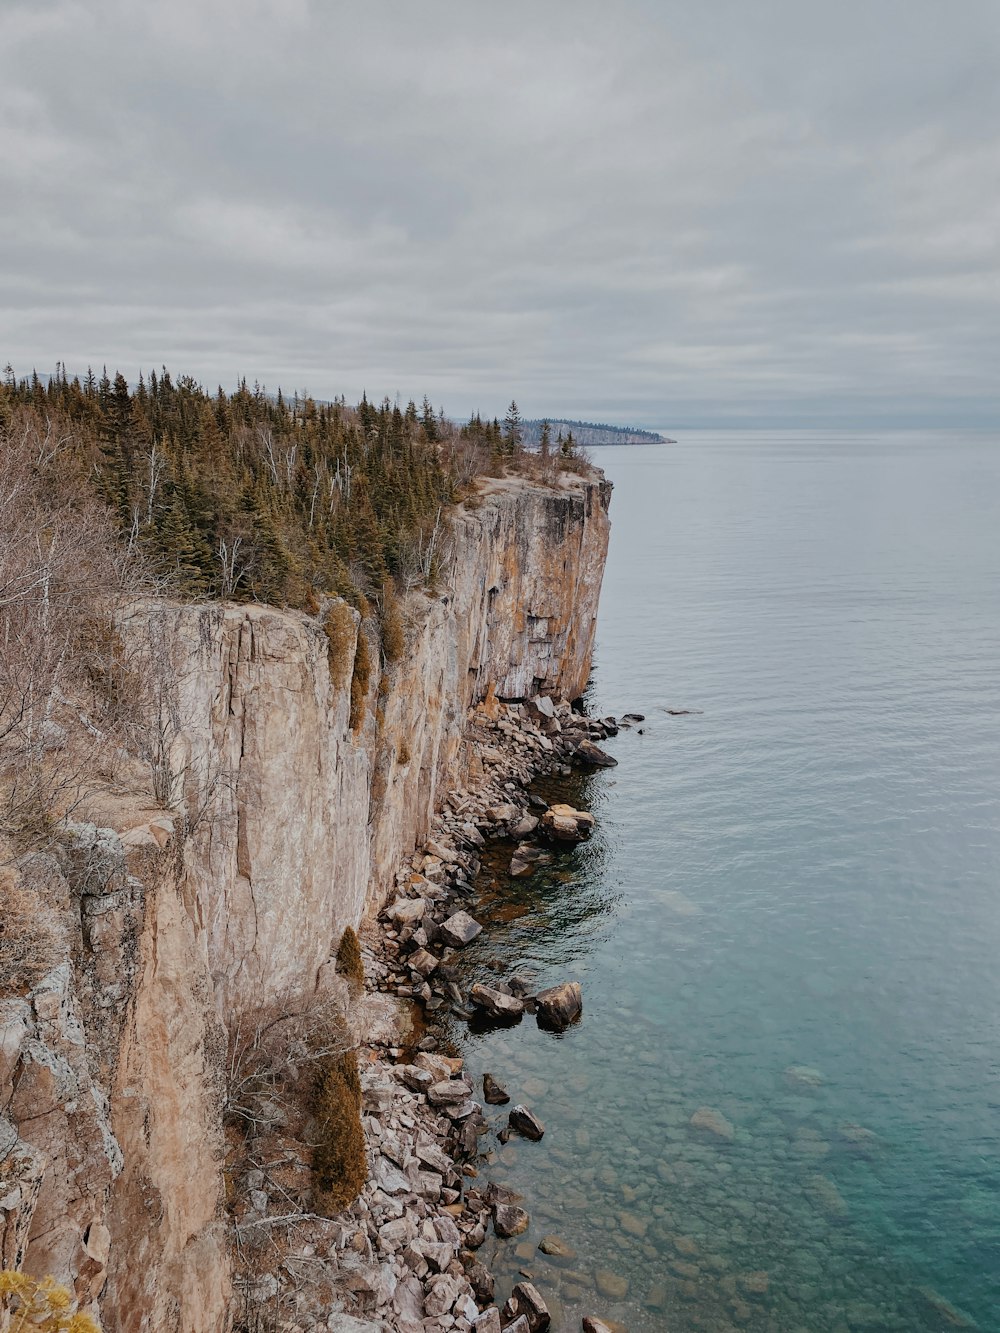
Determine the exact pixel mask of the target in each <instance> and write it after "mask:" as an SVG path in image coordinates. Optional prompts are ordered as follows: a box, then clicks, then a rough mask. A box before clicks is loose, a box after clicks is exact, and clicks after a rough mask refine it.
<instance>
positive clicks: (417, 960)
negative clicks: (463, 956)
mask: <svg viewBox="0 0 1000 1333" xmlns="http://www.w3.org/2000/svg"><path fill="white" fill-rule="evenodd" d="M406 962H407V965H408V966H409V967H412V968H413V970H414V971H415V972H419V973H420V975H421V976H422V977H429V976H430V975H431V973H432V972H434V971H436V970H437V967H438V964H439V962H440V959H438V958H435V957H434V955H433V954H432V953H428V952H427V950H426V949H417V950H416V952H415V953H411V954H410V956H409V958H408V959H407V960H406Z"/></svg>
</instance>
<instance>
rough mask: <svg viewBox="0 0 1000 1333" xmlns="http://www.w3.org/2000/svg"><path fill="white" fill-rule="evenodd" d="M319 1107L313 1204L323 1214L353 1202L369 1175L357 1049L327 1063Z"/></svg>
mask: <svg viewBox="0 0 1000 1333" xmlns="http://www.w3.org/2000/svg"><path fill="white" fill-rule="evenodd" d="M315 1112H316V1119H317V1121H318V1122H319V1135H318V1142H317V1144H316V1147H315V1149H314V1150H313V1207H314V1209H315V1211H316V1212H317V1213H319V1214H321V1215H322V1216H324V1217H334V1216H335V1215H336V1214H337V1213H340V1212H343V1210H344V1209H345V1208H347V1207H349V1205H350V1204H352V1203H353V1202H354V1200H355V1199H356V1198H357V1197H358V1195H359V1194H360V1193H361V1190H362V1188H363V1186H364V1183H365V1181H366V1180H367V1179H368V1159H367V1156H366V1154H365V1132H364V1129H363V1127H362V1124H361V1080H360V1078H359V1075H358V1057H357V1053H356V1052H355V1051H347V1052H346V1053H345V1054H343V1055H333V1056H330V1057H329V1058H328V1059H326V1060H325V1061H324V1062H323V1065H322V1067H321V1069H320V1073H319V1077H318V1078H317V1080H316V1105H315Z"/></svg>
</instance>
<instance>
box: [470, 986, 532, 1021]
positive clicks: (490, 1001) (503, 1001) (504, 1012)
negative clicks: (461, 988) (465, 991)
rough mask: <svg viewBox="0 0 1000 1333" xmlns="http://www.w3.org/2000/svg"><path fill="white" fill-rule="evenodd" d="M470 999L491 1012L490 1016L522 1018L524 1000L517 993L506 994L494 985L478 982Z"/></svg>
mask: <svg viewBox="0 0 1000 1333" xmlns="http://www.w3.org/2000/svg"><path fill="white" fill-rule="evenodd" d="M469 999H470V1000H471V1001H472V1003H473V1004H474V1005H476V1006H477V1007H478V1008H480V1009H482V1010H483V1011H484V1012H485V1013H487V1014H489V1016H490V1018H499V1019H513V1018H520V1017H521V1015H522V1014H523V1013H524V1001H523V1000H522V999H520V998H519V997H518V996H516V995H506V994H504V992H503V991H500V990H494V989H493V988H492V986H481V985H480V984H479V983H478V982H476V984H475V985H474V986H473V987H472V988H471V989H470V991H469Z"/></svg>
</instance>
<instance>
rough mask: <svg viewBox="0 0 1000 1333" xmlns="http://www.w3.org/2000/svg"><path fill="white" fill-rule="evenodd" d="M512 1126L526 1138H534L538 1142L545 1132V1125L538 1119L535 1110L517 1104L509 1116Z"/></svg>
mask: <svg viewBox="0 0 1000 1333" xmlns="http://www.w3.org/2000/svg"><path fill="white" fill-rule="evenodd" d="M508 1120H509V1123H510V1127H511V1129H513V1130H516V1131H517V1133H518V1134H523V1135H524V1137H525V1138H526V1139H534V1140H535V1141H536V1142H537V1141H538V1140H539V1139H540V1138H541V1137H542V1135H543V1134H544V1133H545V1126H544V1125H543V1124H542V1122H541V1121H540V1120H539V1119H538V1116H536V1115H535V1113H534V1112H533V1111H529V1110H528V1108H527V1107H526V1106H515V1107H514V1108H513V1109H512V1110H511V1113H510V1115H509V1117H508Z"/></svg>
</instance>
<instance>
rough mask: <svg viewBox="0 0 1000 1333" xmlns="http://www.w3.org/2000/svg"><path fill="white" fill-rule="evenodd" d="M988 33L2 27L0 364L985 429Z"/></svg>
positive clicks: (682, 11) (52, 3)
mask: <svg viewBox="0 0 1000 1333" xmlns="http://www.w3.org/2000/svg"><path fill="white" fill-rule="evenodd" d="M998 71H1000V3H998V0H837V3H836V4H830V3H829V2H828V0H822V2H821V0H753V2H752V3H751V2H750V0H618V2H617V3H615V4H609V3H607V0H602V2H601V3H598V4H594V3H590V2H589V0H532V3H520V0H507V3H504V4H503V5H498V4H495V3H487V0H445V2H437V0H420V2H419V3H417V2H416V0H349V2H345V0H156V3H152V2H151V0H0V363H2V362H3V361H4V360H10V361H11V362H12V363H13V364H14V366H15V368H16V369H17V370H18V371H19V372H24V371H28V370H30V369H31V368H32V367H33V366H35V367H37V368H38V369H39V370H46V369H50V368H51V367H52V366H53V365H54V363H55V362H56V361H57V360H63V361H65V362H66V363H67V365H68V366H69V368H70V370H71V371H72V370H76V369H83V368H85V367H86V365H87V364H88V363H93V364H94V365H95V366H99V365H101V364H103V363H107V364H108V366H109V367H120V368H122V369H123V370H124V371H125V372H126V373H127V374H128V375H129V376H130V377H132V376H134V375H135V374H136V373H137V372H138V370H139V369H140V368H144V369H149V368H150V367H153V368H156V367H158V366H160V365H161V364H163V363H166V364H167V365H168V366H169V367H170V368H171V369H174V370H177V371H184V372H187V373H191V374H194V375H195V376H196V377H197V378H199V379H201V380H202V381H204V382H206V383H208V384H209V385H210V386H214V385H215V384H216V383H219V382H221V383H222V384H224V385H227V386H229V385H232V384H233V383H235V381H236V380H237V379H238V378H239V377H240V376H243V375H245V376H246V377H247V378H248V379H249V380H254V379H259V380H261V381H262V382H264V383H266V384H267V385H268V386H277V385H278V384H279V383H280V384H281V385H283V386H285V387H286V388H294V387H299V388H303V387H306V388H308V389H309V390H310V391H311V392H312V393H314V394H316V395H318V396H322V397H330V396H333V395H334V394H336V393H340V392H343V393H346V394H347V396H348V398H355V397H357V396H360V393H361V391H362V389H366V390H367V391H368V393H369V395H375V396H379V397H380V396H381V395H383V394H389V395H394V394H396V393H399V394H401V395H402V396H403V398H404V399H405V398H407V397H410V396H414V397H416V398H418V399H419V398H420V397H421V396H422V395H423V394H424V393H425V392H426V393H428V394H429V395H430V396H431V398H432V399H433V401H434V402H435V403H443V404H444V405H445V406H446V408H447V409H448V410H449V412H451V413H454V414H462V413H466V412H468V411H469V410H471V409H473V408H480V409H482V410H483V411H484V412H489V413H490V414H492V413H493V412H499V413H501V414H502V412H503V409H504V407H505V405H506V403H507V402H508V401H509V400H510V398H511V396H512V395H516V397H517V398H518V400H519V402H520V404H521V407H522V410H523V411H524V412H525V413H526V414H527V415H543V414H548V415H567V416H574V417H575V416H582V417H586V418H597V419H603V420H612V421H618V422H622V423H626V422H634V423H636V424H646V425H653V426H661V427H668V428H669V427H671V426H675V427H676V426H682V425H695V424H702V425H721V424H741V425H743V424H758V425H780V424H783V423H784V424H813V425H823V424H833V425H840V424H848V425H855V424H856V425H878V424H891V425H904V424H915V425H920V424H931V425H945V426H947V425H951V424H971V425H994V424H996V423H997V421H998V419H1000V413H998V408H1000V357H998V351H1000V77H998Z"/></svg>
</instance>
